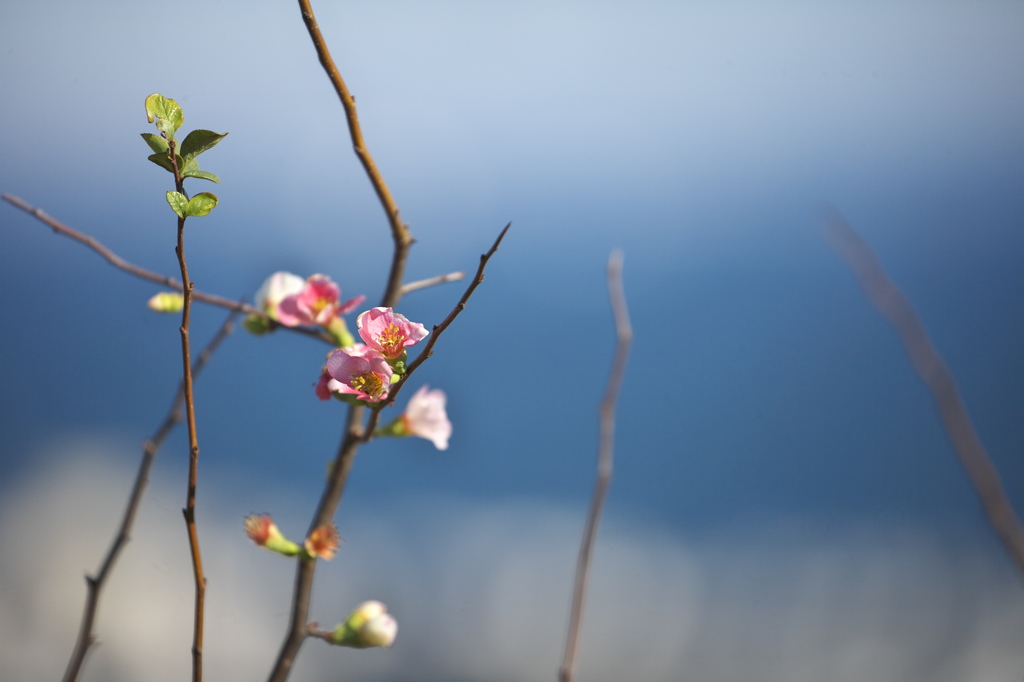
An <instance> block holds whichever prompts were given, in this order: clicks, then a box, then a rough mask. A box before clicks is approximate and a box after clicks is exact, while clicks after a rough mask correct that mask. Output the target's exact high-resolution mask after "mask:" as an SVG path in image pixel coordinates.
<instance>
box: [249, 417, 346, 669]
mask: <svg viewBox="0 0 1024 682" xmlns="http://www.w3.org/2000/svg"><path fill="white" fill-rule="evenodd" d="M363 412H364V408H363V407H362V406H361V405H353V406H351V407H350V408H349V410H348V417H347V419H346V423H345V431H344V435H343V436H342V439H341V445H340V447H339V448H338V455H337V457H335V459H334V464H333V465H332V466H331V473H330V476H329V477H328V479H327V485H326V486H325V487H324V491H323V493H322V494H321V496H320V504H319V506H318V507H317V510H316V513H315V514H314V515H313V520H312V521H311V522H310V524H309V532H312V531H313V529H315V528H317V527H318V526H321V525H323V524H325V523H327V522H329V521H331V520H332V519H333V518H334V512H335V511H337V509H338V504H339V503H340V502H341V495H342V493H343V492H344V490H345V483H346V482H347V481H348V474H349V472H350V471H351V469H352V463H353V462H354V461H355V457H356V452H357V451H358V449H359V445H360V443H361V436H362V432H363V427H362V421H363ZM297 564H298V565H297V566H296V568H295V588H294V590H293V592H292V606H291V615H290V617H289V619H288V632H287V633H286V635H285V639H284V643H283V644H282V645H281V650H280V652H278V655H277V660H276V661H275V663H274V667H273V669H272V670H271V672H270V677H269V680H270V682H284V680H286V679H288V675H289V674H290V673H291V669H292V665H293V664H294V663H295V656H296V655H297V654H298V653H299V648H300V647H301V646H302V642H303V641H304V640H305V638H306V637H307V636H308V635H309V626H308V625H307V620H308V617H309V599H310V596H311V595H312V592H313V576H314V574H315V572H316V561H315V560H313V561H306V560H299V561H298V562H297Z"/></svg>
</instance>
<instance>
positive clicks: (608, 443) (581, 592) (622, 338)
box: [558, 251, 633, 682]
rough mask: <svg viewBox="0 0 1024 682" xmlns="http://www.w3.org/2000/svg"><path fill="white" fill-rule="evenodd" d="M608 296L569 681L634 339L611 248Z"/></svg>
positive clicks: (566, 663)
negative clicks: (606, 356) (609, 320)
mask: <svg viewBox="0 0 1024 682" xmlns="http://www.w3.org/2000/svg"><path fill="white" fill-rule="evenodd" d="M608 297H609V299H610V300H611V306H612V314H613V316H614V317H615V336H616V343H615V358H614V360H613V361H612V368H611V371H610V372H609V374H608V385H607V387H606V388H605V393H604V399H603V400H602V401H601V407H600V410H599V414H600V418H601V442H600V444H599V446H598V456H597V482H596V483H595V484H594V496H593V499H592V500H591V502H590V512H589V513H588V514H587V524H586V526H585V528H584V530H583V539H582V541H581V542H580V553H579V559H578V560H577V563H576V583H575V585H574V586H573V592H572V609H571V610H570V613H569V633H568V636H567V637H566V642H565V658H564V659H563V660H562V668H561V670H559V673H558V679H559V680H560V682H572V679H573V675H574V674H575V668H576V647H577V643H578V641H579V633H580V622H581V621H582V618H583V604H584V601H585V600H586V592H587V574H588V572H589V570H590V557H591V553H592V551H593V548H594V540H595V538H596V537H597V527H598V524H600V522H601V511H602V509H603V508H604V500H605V497H607V495H608V486H609V485H611V482H612V455H613V449H614V446H615V402H616V399H617V398H618V395H619V387H620V386H621V385H622V377H623V375H624V374H625V372H626V359H627V357H628V356H629V346H630V343H632V341H633V329H632V328H631V326H630V324H629V311H628V310H627V309H626V295H625V293H624V292H623V290H622V252H621V251H612V253H611V255H610V256H609V257H608Z"/></svg>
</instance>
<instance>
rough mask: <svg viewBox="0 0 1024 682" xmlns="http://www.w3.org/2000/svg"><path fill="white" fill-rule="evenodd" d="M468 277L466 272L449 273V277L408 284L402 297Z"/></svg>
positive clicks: (404, 287) (438, 277)
mask: <svg viewBox="0 0 1024 682" xmlns="http://www.w3.org/2000/svg"><path fill="white" fill-rule="evenodd" d="M465 277H466V273H464V272H461V271H460V272H449V273H448V274H447V275H438V276H437V277H428V278H427V279H420V280H417V281H415V282H406V283H405V284H403V285H402V296H405V295H406V294H408V293H409V292H411V291H418V290H419V289H426V288H427V287H432V286H435V285H438V284H444V283H445V282H458V281H460V280H462V279H464V278H465Z"/></svg>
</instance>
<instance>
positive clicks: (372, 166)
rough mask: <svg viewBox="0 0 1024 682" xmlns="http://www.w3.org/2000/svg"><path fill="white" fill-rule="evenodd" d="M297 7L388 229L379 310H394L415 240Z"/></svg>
mask: <svg viewBox="0 0 1024 682" xmlns="http://www.w3.org/2000/svg"><path fill="white" fill-rule="evenodd" d="M299 8H300V9H301V10H302V21H303V22H305V24H306V30H307V31H308V32H309V37H310V38H311V39H312V41H313V47H314V48H316V54H317V57H319V59H320V64H321V66H323V67H324V71H325V72H326V73H327V77H328V78H330V80H331V85H333V86H334V91H335V92H337V93H338V98H339V99H340V100H341V106H342V107H344V109H345V117H346V118H347V119H348V130H349V135H350V136H351V138H352V149H353V150H354V151H355V153H356V156H357V157H359V161H360V162H361V163H362V164H363V170H365V171H366V176H367V177H368V178H369V179H370V184H372V185H373V190H374V191H375V192H376V193H377V198H378V199H379V200H380V205H381V207H382V208H383V209H384V213H385V214H386V215H387V219H388V224H389V225H390V226H391V238H392V239H393V240H394V243H395V250H394V254H393V256H392V259H391V272H390V273H389V274H388V283H387V287H386V288H385V290H384V297H383V299H382V300H381V303H380V304H381V306H383V307H389V308H390V307H394V306H395V305H396V304H397V303H398V300H399V299H400V298H401V297H402V276H403V274H404V272H405V261H406V258H407V257H408V255H409V247H411V246H412V244H413V241H415V240H414V239H413V238H412V235H411V234H409V228H408V227H407V226H406V225H405V224H404V223H403V222H402V218H401V216H400V215H399V213H398V205H397V204H395V200H394V198H393V197H392V196H391V191H390V190H389V189H388V186H387V184H386V183H385V182H384V178H383V177H382V176H381V174H380V171H379V170H377V164H376V163H374V161H373V157H372V156H371V155H370V151H369V150H368V149H367V148H366V142H365V141H364V140H363V131H362V128H361V127H360V126H359V114H358V113H357V112H356V100H355V98H354V97H352V95H351V93H349V91H348V86H347V85H345V81H344V79H342V77H341V73H340V72H339V71H338V67H337V66H335V65H334V59H333V58H331V52H330V50H328V49H327V43H326V41H324V37H323V34H321V33H320V26H319V25H318V24H317V23H316V17H315V16H313V7H312V6H311V5H310V3H309V0H299Z"/></svg>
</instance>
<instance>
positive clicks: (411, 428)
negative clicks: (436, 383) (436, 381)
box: [402, 386, 452, 450]
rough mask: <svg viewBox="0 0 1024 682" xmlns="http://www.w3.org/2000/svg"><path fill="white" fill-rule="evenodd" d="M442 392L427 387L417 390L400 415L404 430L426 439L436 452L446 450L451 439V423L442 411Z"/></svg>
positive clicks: (443, 402) (443, 404) (443, 399)
mask: <svg viewBox="0 0 1024 682" xmlns="http://www.w3.org/2000/svg"><path fill="white" fill-rule="evenodd" d="M444 406H445V395H444V391H442V390H440V389H434V390H433V391H431V390H430V389H429V388H428V387H427V386H420V388H419V390H418V391H416V393H415V394H414V395H413V397H412V398H410V399H409V404H408V405H406V407H405V414H403V415H402V424H403V426H404V427H405V430H406V431H407V432H408V433H410V434H412V435H414V436H419V437H420V438H426V439H427V440H429V441H430V442H431V443H433V444H434V447H435V448H437V449H438V450H447V449H448V439H449V438H451V437H452V423H451V422H450V421H448V413H447V412H446V411H445V409H444Z"/></svg>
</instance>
